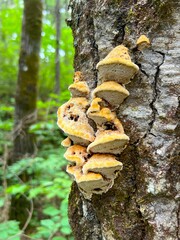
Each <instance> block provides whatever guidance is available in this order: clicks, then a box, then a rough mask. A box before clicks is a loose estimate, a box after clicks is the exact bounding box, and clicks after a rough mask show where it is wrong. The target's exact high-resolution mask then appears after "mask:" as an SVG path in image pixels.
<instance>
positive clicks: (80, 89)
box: [68, 82, 89, 98]
mask: <svg viewBox="0 0 180 240" xmlns="http://www.w3.org/2000/svg"><path fill="white" fill-rule="evenodd" d="M68 89H69V91H70V92H71V95H72V97H86V98H88V96H89V87H88V85H87V83H86V82H75V83H73V84H71V85H70V86H69V88H68Z"/></svg>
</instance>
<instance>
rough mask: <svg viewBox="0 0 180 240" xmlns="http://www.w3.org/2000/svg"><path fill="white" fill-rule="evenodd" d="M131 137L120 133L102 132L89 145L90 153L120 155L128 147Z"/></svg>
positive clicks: (88, 150)
mask: <svg viewBox="0 0 180 240" xmlns="http://www.w3.org/2000/svg"><path fill="white" fill-rule="evenodd" d="M128 142H129V137H128V136H127V135H126V134H124V133H119V132H118V131H112V130H105V131H100V132H99V133H98V134H97V136H96V138H95V140H94V141H93V142H92V143H91V144H89V145H88V147H87V152H89V153H111V154H120V153H121V152H122V151H123V150H124V149H125V148H126V146H127V143H128Z"/></svg>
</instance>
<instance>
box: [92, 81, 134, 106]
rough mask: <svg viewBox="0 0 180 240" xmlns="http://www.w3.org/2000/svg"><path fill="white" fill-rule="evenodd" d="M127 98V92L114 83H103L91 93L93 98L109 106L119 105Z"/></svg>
mask: <svg viewBox="0 0 180 240" xmlns="http://www.w3.org/2000/svg"><path fill="white" fill-rule="evenodd" d="M128 96H129V92H128V90H127V89H125V88H124V87H123V86H122V85H120V84H118V83H117V82H114V81H108V82H104V83H102V84H101V85H99V86H98V87H96V88H95V90H94V91H93V97H98V98H101V99H103V100H105V101H106V102H108V103H109V104H110V105H111V106H117V105H120V104H121V103H122V102H123V101H124V99H125V98H127V97H128Z"/></svg>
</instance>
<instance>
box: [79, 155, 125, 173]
mask: <svg viewBox="0 0 180 240" xmlns="http://www.w3.org/2000/svg"><path fill="white" fill-rule="evenodd" d="M122 167H123V165H122V163H121V162H119V161H117V160H116V157H115V156H114V155H111V154H93V155H92V156H91V157H90V158H89V159H88V161H87V162H86V163H85V164H84V165H83V168H82V172H83V173H84V174H87V173H88V172H95V173H100V174H101V175H102V176H104V177H106V178H115V177H116V176H117V172H119V171H120V170H122Z"/></svg>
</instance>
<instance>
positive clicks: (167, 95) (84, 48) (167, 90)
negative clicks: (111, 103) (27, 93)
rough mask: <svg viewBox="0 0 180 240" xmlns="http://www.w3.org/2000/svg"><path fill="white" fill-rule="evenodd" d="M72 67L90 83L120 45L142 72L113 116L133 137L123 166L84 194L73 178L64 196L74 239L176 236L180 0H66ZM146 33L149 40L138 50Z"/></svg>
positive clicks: (148, 239) (159, 239) (122, 158)
mask: <svg viewBox="0 0 180 240" xmlns="http://www.w3.org/2000/svg"><path fill="white" fill-rule="evenodd" d="M70 7H71V10H72V19H71V20H70V21H69V25H70V26H71V28H72V31H73V35H74V46H75V60H74V67H75V71H82V72H83V74H84V76H85V79H86V81H87V83H88V84H89V86H90V88H91V89H93V88H94V87H95V86H96V84H97V70H96V68H95V66H96V64H97V62H98V61H99V60H100V59H102V58H103V57H105V56H106V55H107V54H108V53H109V51H110V50H111V49H112V48H113V47H115V46H117V45H119V44H122V43H123V44H124V45H126V46H127V47H128V48H130V52H131V57H132V58H133V61H134V62H135V63H136V64H137V65H139V67H140V71H139V74H138V75H137V76H136V77H135V79H134V80H132V81H131V83H129V84H128V85H127V89H128V91H129V92H130V96H129V97H128V98H127V99H126V100H125V101H124V102H123V104H121V105H120V106H119V110H118V116H119V118H120V120H121V121H122V124H123V127H124V129H125V133H126V134H127V135H128V136H129V137H130V144H129V146H128V147H127V148H126V149H125V150H124V152H123V153H122V154H121V155H120V161H121V162H122V163H123V165H124V167H123V171H121V173H120V175H119V177H118V178H117V179H116V180H115V184H114V186H113V187H112V189H110V190H109V191H108V192H107V193H105V194H102V195H93V197H92V199H91V201H88V200H86V199H84V198H83V196H82V194H81V193H80V192H79V190H78V188H77V185H76V183H73V185H72V190H71V193H70V196H69V219H70V224H71V227H72V229H73V233H74V236H75V239H78V240H79V239H81V240H85V239H88V240H91V239H92V240H96V239H99V240H100V239H103V240H120V239H123V240H130V239H132V240H162V239H167V240H177V239H179V237H180V236H179V205H178V203H179V202H178V200H179V196H178V190H179V188H178V186H179V172H180V171H179V165H178V138H179V127H178V126H177V120H178V114H179V110H178V109H179V108H178V107H179V105H178V104H179V103H178V95H179V92H178V91H179V89H178V86H179V85H178V84H179V76H180V74H179V68H180V66H179V65H180V64H179V63H180V62H179V59H180V48H179V40H180V32H179V24H180V17H179V8H180V3H179V1H172V2H171V1H148V0H145V1H130V0H129V1H125V0H124V1H123V0H116V1H115V0H109V1H107V0H102V1H101V0H85V1H77V0H71V1H70ZM141 34H146V35H147V36H148V37H149V38H150V40H151V42H152V45H151V47H150V48H149V49H146V50H144V51H143V52H140V51H138V50H137V49H136V47H135V42H136V40H137V38H138V37H139V36H140V35H141Z"/></svg>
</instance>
